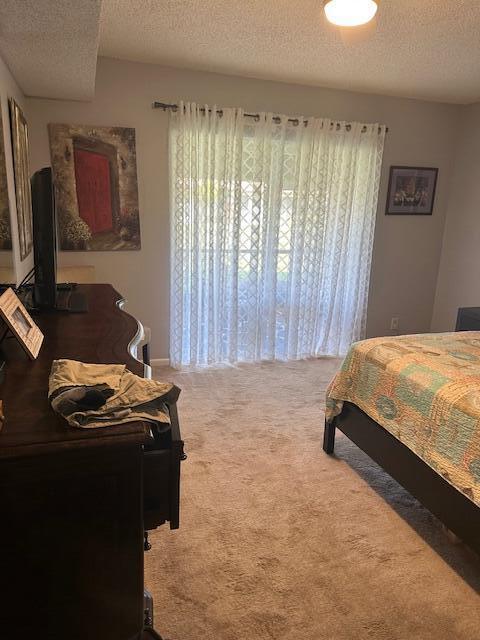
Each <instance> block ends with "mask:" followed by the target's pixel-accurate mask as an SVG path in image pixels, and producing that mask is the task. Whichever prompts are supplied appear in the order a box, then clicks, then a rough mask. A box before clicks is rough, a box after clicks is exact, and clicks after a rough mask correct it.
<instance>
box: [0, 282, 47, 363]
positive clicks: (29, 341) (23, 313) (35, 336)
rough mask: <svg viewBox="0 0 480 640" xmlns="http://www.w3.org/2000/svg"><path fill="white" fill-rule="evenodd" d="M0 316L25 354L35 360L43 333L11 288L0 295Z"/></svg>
mask: <svg viewBox="0 0 480 640" xmlns="http://www.w3.org/2000/svg"><path fill="white" fill-rule="evenodd" d="M0 317H2V318H3V319H4V320H5V322H6V324H7V326H8V328H9V329H10V331H11V332H12V333H13V335H14V336H15V337H16V339H17V340H18V342H19V343H20V344H21V345H22V347H23V349H24V350H25V351H26V352H27V355H28V356H29V357H30V358H31V359H32V360H35V359H36V358H37V356H38V352H39V351H40V347H41V346H42V342H43V333H42V332H41V331H40V329H39V328H38V327H37V325H36V324H35V322H34V321H33V320H32V318H31V317H30V314H29V313H28V311H27V310H26V309H25V307H24V306H23V304H22V303H21V302H20V300H19V299H18V298H17V296H16V294H15V292H14V291H13V289H10V288H9V289H7V290H6V291H5V292H4V293H2V295H1V296H0Z"/></svg>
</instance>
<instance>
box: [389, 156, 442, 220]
mask: <svg viewBox="0 0 480 640" xmlns="http://www.w3.org/2000/svg"><path fill="white" fill-rule="evenodd" d="M437 176H438V169H435V168H432V167H390V179H389V182H388V196H387V208H386V211H385V213H386V214H387V215H415V216H431V215H432V212H433V202H434V200H435V189H436V186H437Z"/></svg>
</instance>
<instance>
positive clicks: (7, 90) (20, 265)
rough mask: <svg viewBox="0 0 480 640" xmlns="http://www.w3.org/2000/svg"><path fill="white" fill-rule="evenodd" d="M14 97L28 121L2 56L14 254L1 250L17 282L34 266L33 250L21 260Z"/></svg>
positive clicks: (0, 84)
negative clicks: (11, 107) (11, 105)
mask: <svg viewBox="0 0 480 640" xmlns="http://www.w3.org/2000/svg"><path fill="white" fill-rule="evenodd" d="M9 98H14V99H15V100H16V102H17V104H18V105H19V106H20V108H21V109H22V111H23V112H24V114H25V116H26V118H27V121H28V111H26V100H25V96H24V95H23V93H22V91H21V90H20V88H19V86H18V85H17V83H16V82H15V79H14V78H13V76H12V74H11V73H10V71H9V70H8V68H7V66H6V64H5V63H4V62H3V60H2V58H1V57H0V104H1V110H2V122H3V142H4V146H5V162H6V166H7V185H8V199H9V201H10V220H11V232H12V246H13V250H12V255H11V260H10V259H9V257H8V256H7V255H6V254H7V252H1V253H2V254H3V256H2V262H1V263H2V266H7V263H10V264H9V265H8V266H10V265H11V266H12V267H13V269H14V274H15V279H16V282H17V284H18V283H19V282H20V281H21V280H22V278H23V277H24V276H25V275H26V274H27V273H28V271H30V269H31V268H32V267H33V251H32V252H31V253H30V255H28V256H27V257H26V258H25V260H23V262H22V261H21V260H20V250H19V244H18V226H17V205H16V201H15V177H14V173H13V159H12V141H11V137H10V116H9V113H8V99H9Z"/></svg>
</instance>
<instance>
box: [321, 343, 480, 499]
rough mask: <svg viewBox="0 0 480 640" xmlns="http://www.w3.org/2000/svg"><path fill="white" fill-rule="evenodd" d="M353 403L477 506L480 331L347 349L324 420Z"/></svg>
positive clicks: (479, 485) (479, 493)
mask: <svg viewBox="0 0 480 640" xmlns="http://www.w3.org/2000/svg"><path fill="white" fill-rule="evenodd" d="M344 402H351V403H353V404H355V405H356V406H357V407H359V408H360V409H362V411H364V412H365V413H366V414H367V415H368V416H370V418H372V419H373V420H375V422H377V423H378V424H380V425H381V426H382V427H384V428H385V429H386V430H387V431H388V432H389V433H391V434H392V435H393V436H395V437H396V438H397V439H398V440H400V441H401V442H402V443H403V444H404V445H405V446H407V447H408V448H409V449H411V450H412V451H413V452H414V453H415V454H416V455H417V456H418V457H419V458H421V459H422V460H423V461H424V462H426V463H427V464H428V465H429V466H430V467H432V468H433V469H434V470H435V471H436V472H437V473H438V474H439V475H441V476H442V477H443V478H445V480H447V481H448V482H449V483H450V484H452V485H453V486H454V487H456V488H457V489H458V490H459V491H460V492H462V493H463V494H464V495H465V496H467V498H469V499H470V500H472V502H474V503H475V504H476V505H477V506H480V332H477V331H466V332H458V333H429V334H421V335H409V336H395V337H388V338H373V339H370V340H363V341H361V342H357V343H355V344H353V345H352V347H351V348H350V350H349V352H348V354H347V356H346V358H345V360H344V362H343V365H342V368H341V370H340V371H339V372H338V373H337V375H336V376H335V378H334V380H333V381H332V382H331V384H330V386H329V388H328V391H327V405H326V419H327V421H331V420H333V419H334V417H335V416H337V415H339V414H340V413H341V411H342V406H343V403H344Z"/></svg>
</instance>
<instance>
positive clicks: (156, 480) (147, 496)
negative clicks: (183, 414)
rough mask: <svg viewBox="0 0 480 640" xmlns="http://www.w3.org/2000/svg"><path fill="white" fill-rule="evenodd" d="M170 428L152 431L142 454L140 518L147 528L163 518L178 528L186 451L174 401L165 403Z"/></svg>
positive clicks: (158, 524)
mask: <svg viewBox="0 0 480 640" xmlns="http://www.w3.org/2000/svg"><path fill="white" fill-rule="evenodd" d="M168 410H169V413H170V420H171V426H170V429H169V430H168V431H166V432H164V433H161V434H154V439H153V441H152V443H151V444H149V445H147V446H146V447H145V449H144V455H143V520H144V528H145V530H146V531H148V530H150V529H155V528H156V527H159V526H160V525H162V524H164V523H165V522H169V523H170V528H171V529H178V526H179V514H180V470H181V462H182V460H185V458H186V455H185V454H184V451H183V440H182V438H181V434H180V425H179V422H178V414H177V407H176V404H171V405H168Z"/></svg>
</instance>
